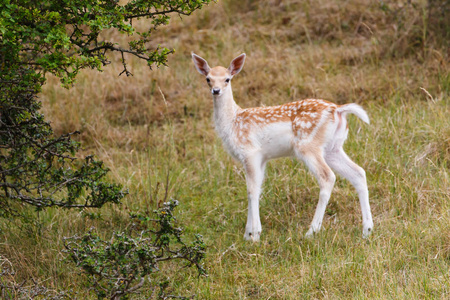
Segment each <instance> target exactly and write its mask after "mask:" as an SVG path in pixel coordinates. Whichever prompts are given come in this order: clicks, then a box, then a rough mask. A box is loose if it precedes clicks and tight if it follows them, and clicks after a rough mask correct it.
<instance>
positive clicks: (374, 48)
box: [0, 0, 450, 299]
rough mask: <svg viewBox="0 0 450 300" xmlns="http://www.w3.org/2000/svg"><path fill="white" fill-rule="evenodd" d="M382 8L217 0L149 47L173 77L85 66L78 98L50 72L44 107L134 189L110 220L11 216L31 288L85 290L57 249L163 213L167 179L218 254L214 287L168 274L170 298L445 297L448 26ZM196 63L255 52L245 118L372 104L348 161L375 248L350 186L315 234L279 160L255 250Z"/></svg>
mask: <svg viewBox="0 0 450 300" xmlns="http://www.w3.org/2000/svg"><path fill="white" fill-rule="evenodd" d="M413 3H415V4H417V5H418V7H423V6H421V5H424V3H423V1H419V2H413ZM389 5H390V6H391V11H389V12H384V11H383V10H382V9H381V8H380V6H379V2H374V1H368V0H358V1H349V2H341V1H325V0H319V1H294V0H287V1H280V0H270V1H251V0H245V1H239V2H237V1H221V2H220V3H218V4H212V5H210V6H209V7H208V8H206V9H204V10H202V11H199V12H196V13H195V14H194V15H193V16H191V17H188V18H183V20H174V21H173V22H172V23H171V25H170V26H168V27H166V28H164V29H162V30H161V31H160V32H159V33H158V35H157V36H156V37H155V44H158V43H159V44H163V45H167V46H169V47H171V48H175V49H176V51H177V52H176V53H175V54H174V55H172V56H171V57H170V60H169V68H161V69H158V70H153V71H149V70H147V69H146V66H145V65H144V64H143V63H142V62H139V61H135V60H130V69H131V70H132V72H133V74H134V76H133V77H129V78H126V77H118V76H117V75H118V74H119V73H120V71H121V69H120V68H121V65H120V63H119V61H118V59H114V60H115V62H114V63H113V64H112V65H110V66H108V67H106V68H105V70H104V72H103V73H101V74H99V73H96V72H91V71H86V72H83V73H82V74H81V75H80V77H79V79H78V82H77V84H76V85H75V86H74V87H73V88H72V89H70V90H65V89H63V88H61V87H60V86H59V84H58V81H57V79H55V78H50V79H49V80H48V83H47V85H46V86H45V88H44V92H43V94H42V96H41V99H42V101H43V103H44V112H45V113H46V115H47V116H48V117H49V118H50V119H51V120H52V123H53V127H54V129H55V131H56V132H57V133H63V132H67V131H72V130H75V129H78V130H81V131H82V136H81V140H82V142H83V145H84V147H85V150H84V151H85V152H86V153H95V154H96V155H97V156H98V157H99V158H101V159H103V160H104V161H105V162H106V163H107V165H108V166H109V167H110V168H111V170H112V172H111V178H112V179H113V180H115V181H118V182H120V183H122V184H124V185H126V186H127V187H129V189H130V195H129V196H128V197H127V198H126V199H125V200H124V203H123V205H121V206H117V207H105V208H104V209H102V210H101V212H100V213H101V218H100V219H98V218H97V219H96V218H93V219H92V218H89V216H90V215H89V214H87V213H86V212H82V213H80V212H74V211H61V210H53V209H50V210H48V211H46V212H44V213H41V215H40V216H39V217H40V219H41V220H42V221H44V224H45V225H44V227H43V228H40V229H39V230H38V229H36V228H35V227H34V226H33V225H32V224H28V225H27V224H22V227H23V229H19V227H18V225H19V224H16V223H13V224H10V223H4V222H3V221H2V222H3V223H2V226H1V228H2V232H1V235H2V238H3V242H2V244H1V245H0V249H1V252H2V254H4V255H5V256H7V257H8V258H9V259H10V260H11V261H12V262H13V263H14V264H15V266H16V269H17V270H20V271H19V272H18V276H19V277H20V278H26V277H28V276H32V277H34V278H44V279H45V280H47V281H46V282H47V283H48V284H49V285H51V286H53V287H57V288H58V287H59V288H62V287H65V288H67V287H71V288H74V289H76V290H79V291H80V293H82V290H81V283H80V282H82V279H83V278H81V277H80V276H79V275H78V271H77V270H74V269H73V267H72V266H68V265H67V264H66V263H65V262H64V261H62V260H61V258H62V254H61V252H60V251H61V245H62V241H61V240H62V237H63V236H68V235H71V234H74V233H79V232H83V231H84V230H86V228H89V227H90V226H93V225H94V226H97V227H98V228H99V231H103V232H105V233H106V232H108V230H111V228H113V229H114V230H120V228H121V227H122V226H123V224H122V223H121V222H122V221H123V219H124V217H125V215H126V213H127V211H129V210H144V211H145V210H147V209H152V207H155V205H156V203H151V202H150V200H149V199H150V196H149V195H150V193H156V194H158V193H160V194H161V193H163V188H162V189H161V188H160V189H159V190H156V189H155V187H156V186H157V185H159V186H161V187H164V185H165V176H166V174H167V172H168V171H170V177H169V178H170V184H169V190H170V195H171V196H173V197H174V198H176V199H178V200H180V201H181V204H182V205H181V208H180V211H179V219H180V220H181V221H182V223H183V224H184V225H185V226H186V230H187V231H188V232H198V233H201V234H202V235H203V236H204V238H205V240H206V242H207V243H208V245H209V252H208V258H207V264H208V265H209V273H210V276H209V278H207V279H200V280H198V279H197V278H196V277H195V276H193V274H192V275H186V276H185V277H175V278H176V279H173V280H176V281H177V284H178V283H179V286H178V285H177V287H176V289H177V290H176V292H180V293H182V292H183V291H184V289H187V290H188V291H190V292H195V293H196V294H197V295H198V298H200V299H269V298H270V299H299V298H314V299H315V298H332V299H335V298H343V299H348V298H395V299H404V298H408V299H410V298H413V299H427V298H430V299H439V298H441V299H445V298H448V297H449V296H450V284H449V282H450V278H449V276H450V274H449V269H450V239H449V236H450V178H449V170H450V118H449V112H450V101H449V89H450V76H449V73H448V68H449V65H448V62H449V57H448V55H449V53H448V52H447V48H446V46H445V41H444V45H442V43H440V41H441V40H439V39H438V36H439V34H440V33H439V31H436V30H438V29H439V28H441V27H442V26H444V25H445V24H444V25H443V23H442V22H441V23H439V22H436V21H435V19H428V20H427V19H426V17H427V14H426V13H425V11H424V10H421V9H413V8H412V7H410V6H405V7H403V8H401V3H399V4H397V3H394V4H392V3H390V4H389ZM447 25H448V24H447ZM140 26H145V23H142V24H140ZM447 29H448V27H447ZM433 30H434V31H433ZM107 34H108V35H110V37H113V38H114V39H117V40H118V41H119V40H121V39H122V40H121V41H122V42H123V41H124V38H123V37H119V36H118V35H117V34H116V33H113V32H111V33H107ZM191 51H195V52H196V53H198V54H199V55H201V56H203V57H205V58H207V59H208V61H209V62H210V64H211V65H219V64H220V65H227V64H228V63H229V62H230V61H231V59H232V58H234V57H235V56H237V55H238V54H240V53H241V52H246V53H247V55H248V58H247V61H246V65H245V67H244V70H243V71H242V73H240V74H239V75H238V76H237V77H236V78H235V79H234V81H233V82H234V83H233V90H234V93H235V99H236V100H237V102H238V104H240V105H241V106H243V107H249V106H258V105H274V104H281V103H285V102H288V101H292V100H297V99H301V98H306V97H320V98H325V99H329V100H332V101H335V102H337V103H347V102H357V103H360V104H362V105H363V106H364V107H365V108H366V109H367V111H368V112H369V115H370V117H371V121H372V124H371V125H370V126H365V125H362V123H360V122H358V121H357V120H356V119H355V118H352V119H351V120H350V122H351V124H350V125H351V131H350V135H349V139H348V141H347V144H346V149H347V152H348V153H349V155H350V156H351V157H353V158H354V159H355V160H356V161H357V162H358V163H359V164H360V165H362V166H363V167H364V168H365V169H366V171H367V174H368V181H369V191H370V194H371V204H372V211H373V214H374V222H375V232H374V235H373V236H372V237H371V239H369V240H367V241H366V240H362V239H361V238H360V236H361V228H360V227H361V224H360V218H361V216H360V211H359V207H358V204H357V200H356V196H355V193H354V190H353V189H352V188H351V186H350V185H349V184H348V183H347V182H345V181H344V180H338V182H337V184H336V187H335V189H334V192H333V195H332V198H331V202H330V204H329V207H328V208H327V214H326V220H325V221H324V231H323V232H322V233H321V234H320V235H319V236H318V237H317V238H315V239H313V240H304V239H303V234H304V233H305V232H306V229H307V227H308V225H309V222H310V221H311V219H312V215H313V213H314V209H315V205H316V202H317V196H318V187H317V184H316V183H315V181H314V180H313V178H312V177H311V176H310V175H309V174H308V173H307V171H306V170H305V169H304V167H303V166H302V165H301V164H299V163H298V162H296V161H294V160H291V159H284V160H278V161H274V162H271V163H270V164H269V167H268V170H267V179H266V183H265V185H264V193H263V196H262V203H261V215H262V224H263V235H262V241H261V242H260V243H259V244H250V243H246V242H244V240H243V238H242V236H243V231H244V224H245V216H246V205H247V204H246V199H245V197H246V192H245V182H244V180H243V176H244V175H243V172H242V170H241V168H240V166H238V165H237V164H235V163H234V162H233V161H232V160H231V159H230V158H229V157H228V155H227V154H226V153H225V152H224V150H223V149H222V147H221V144H220V141H218V140H217V137H216V135H215V133H214V130H213V127H212V122H211V118H210V116H211V112H212V101H211V99H210V96H209V92H208V90H207V88H206V84H205V83H204V82H203V81H204V80H203V78H202V77H201V76H200V75H198V74H197V73H196V71H195V69H194V67H193V66H192V62H191V60H190V52H191ZM6 228H8V229H7V230H6ZM44 279H42V280H44ZM182 284H184V285H182ZM142 297H144V296H142Z"/></svg>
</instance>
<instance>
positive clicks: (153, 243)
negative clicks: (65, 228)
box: [65, 200, 206, 299]
mask: <svg viewBox="0 0 450 300" xmlns="http://www.w3.org/2000/svg"><path fill="white" fill-rule="evenodd" d="M177 205H178V201H176V200H172V201H169V202H166V203H164V205H163V207H162V208H160V209H159V210H157V211H155V214H156V218H155V219H151V218H149V217H147V216H143V215H141V214H138V213H134V214H132V215H131V217H132V218H133V220H135V221H137V222H135V223H133V224H132V226H130V228H129V229H128V230H127V231H126V232H114V233H113V234H112V236H111V238H109V239H103V238H102V237H100V236H99V235H98V234H96V233H95V231H94V229H91V230H90V231H89V232H88V233H86V234H85V235H83V236H81V237H80V236H73V237H70V238H67V239H66V240H65V247H66V252H67V253H69V255H70V258H71V259H72V261H73V262H74V263H75V264H76V265H77V266H78V267H80V268H81V269H82V270H83V271H84V273H85V274H86V275H87V278H88V280H87V285H88V286H89V288H90V289H91V290H93V291H94V292H95V294H96V295H97V297H98V298H99V299H103V298H109V299H129V297H130V295H131V294H133V293H137V292H139V291H140V290H141V289H142V288H143V287H145V288H146V289H147V290H151V292H149V293H150V295H151V296H150V299H153V298H154V297H156V295H157V297H158V298H159V299H170V298H175V297H176V298H182V299H187V298H186V297H183V296H173V295H169V294H167V293H166V290H167V288H168V287H169V281H168V280H167V279H166V278H164V276H157V275H156V273H158V272H159V271H160V270H161V269H160V268H161V264H162V263H164V262H169V261H174V260H176V261H177V262H179V263H181V264H182V268H187V267H195V268H196V269H197V271H198V275H199V276H200V275H206V271H205V269H204V267H203V264H202V261H203V259H204V257H205V248H206V247H205V244H204V243H203V240H202V237H201V236H200V235H195V240H194V241H193V242H192V243H190V244H188V243H186V242H185V241H184V240H183V236H182V235H183V229H182V228H179V227H175V224H176V223H175V218H174V216H173V210H174V209H175V207H176V206H177ZM142 228H144V229H142Z"/></svg>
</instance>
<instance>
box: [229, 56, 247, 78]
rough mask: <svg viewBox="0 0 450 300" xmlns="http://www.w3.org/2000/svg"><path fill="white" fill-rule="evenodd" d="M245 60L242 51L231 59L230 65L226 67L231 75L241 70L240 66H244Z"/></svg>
mask: <svg viewBox="0 0 450 300" xmlns="http://www.w3.org/2000/svg"><path fill="white" fill-rule="evenodd" d="M244 62H245V53H242V54H241V55H239V56H238V57H236V58H235V59H233V60H232V61H231V63H230V66H229V67H228V71H229V72H230V74H231V76H234V75H236V74H237V73H239V72H240V71H241V70H242V67H243V66H244Z"/></svg>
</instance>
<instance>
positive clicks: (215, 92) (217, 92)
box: [212, 88, 220, 95]
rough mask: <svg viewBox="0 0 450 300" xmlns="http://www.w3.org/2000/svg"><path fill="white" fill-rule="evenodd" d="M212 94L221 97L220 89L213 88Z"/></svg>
mask: <svg viewBox="0 0 450 300" xmlns="http://www.w3.org/2000/svg"><path fill="white" fill-rule="evenodd" d="M212 93H213V95H219V93H220V89H216V88H213V89H212Z"/></svg>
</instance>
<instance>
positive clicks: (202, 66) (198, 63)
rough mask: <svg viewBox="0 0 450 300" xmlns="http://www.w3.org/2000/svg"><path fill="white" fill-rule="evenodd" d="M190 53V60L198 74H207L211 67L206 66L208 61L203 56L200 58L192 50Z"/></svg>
mask: <svg viewBox="0 0 450 300" xmlns="http://www.w3.org/2000/svg"><path fill="white" fill-rule="evenodd" d="M191 54H192V61H193V62H194V65H195V68H196V69H197V71H198V72H199V73H200V74H202V75H204V76H207V75H208V74H209V71H210V70H211V68H210V67H209V66H208V62H207V61H206V60H204V59H203V58H201V57H200V56H198V55H197V54H195V53H194V52H192V53H191Z"/></svg>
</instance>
